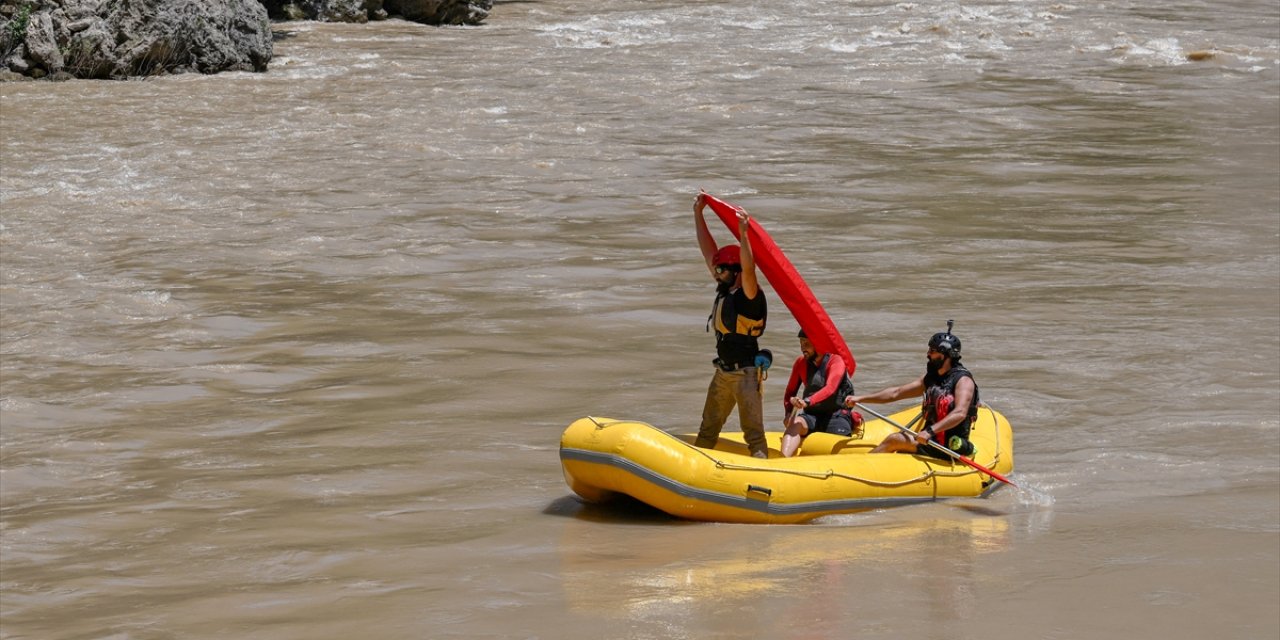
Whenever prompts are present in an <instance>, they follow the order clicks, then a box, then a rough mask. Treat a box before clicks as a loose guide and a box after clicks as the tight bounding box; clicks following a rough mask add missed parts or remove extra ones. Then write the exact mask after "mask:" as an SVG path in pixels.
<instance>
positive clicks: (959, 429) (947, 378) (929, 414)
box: [921, 363, 979, 446]
mask: <svg viewBox="0 0 1280 640" xmlns="http://www.w3.org/2000/svg"><path fill="white" fill-rule="evenodd" d="M961 378H968V379H970V380H973V374H972V373H969V370H968V369H966V368H964V367H963V366H961V365H959V364H955V363H952V365H951V368H950V369H948V370H947V373H946V375H938V374H936V373H926V374H925V376H924V402H923V404H922V406H921V409H923V410H924V423H925V424H934V423H935V422H937V421H939V420H941V419H943V418H945V417H947V414H949V413H951V407H952V406H954V405H955V401H956V384H958V383H959V382H960V379H961ZM978 402H979V398H978V382H977V381H976V380H974V383H973V398H972V399H971V400H970V401H969V415H967V416H965V419H964V420H962V421H961V422H960V424H957V425H956V426H954V427H951V428H950V429H947V430H946V431H944V432H942V433H939V434H937V436H936V437H935V439H936V440H937V441H938V443H939V444H941V445H943V446H946V445H947V440H948V439H949V438H950V437H951V436H960V437H961V438H964V439H965V440H968V439H969V431H970V430H971V429H973V423H974V421H975V420H977V419H978Z"/></svg>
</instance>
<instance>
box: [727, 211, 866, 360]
mask: <svg viewBox="0 0 1280 640" xmlns="http://www.w3.org/2000/svg"><path fill="white" fill-rule="evenodd" d="M706 201H707V204H708V205H711V210H712V211H715V212H716V215H717V216H719V217H720V221H721V222H723V223H724V224H725V226H726V227H728V228H729V231H730V232H731V233H732V234H733V236H734V238H737V237H738V214H737V207H735V206H733V205H731V204H729V203H727V202H725V201H724V200H720V199H719V198H716V197H715V196H712V195H709V194H708V195H706ZM747 238H749V239H750V240H751V255H752V256H754V257H755V259H756V266H758V267H760V272H761V273H763V274H764V277H765V278H766V279H768V281H769V284H770V285H771V286H772V287H773V290H774V291H776V292H777V293H778V297H780V298H782V303H783V304H785V305H787V309H788V310H790V311H791V315H792V316H794V317H795V319H796V322H798V323H800V328H801V329H804V333H805V335H806V336H808V338H809V341H810V342H812V343H813V346H814V348H815V349H817V350H818V352H819V353H834V354H836V355H838V356H840V357H841V358H842V359H843V360H844V367H845V372H846V373H847V374H848V375H849V376H853V370H854V369H855V368H856V367H857V363H856V362H854V360H853V353H851V352H850V351H849V345H848V344H846V343H845V341H844V338H843V337H842V336H841V335H840V330H839V329H836V325H835V323H834V322H832V321H831V316H828V315H827V311H826V310H825V309H823V308H822V303H820V302H818V298H817V297H815V296H814V295H813V291H810V290H809V285H807V284H805V281H804V278H801V277H800V272H798V271H796V268H795V266H794V265H792V264H791V261H790V260H788V259H787V255H786V254H784V253H783V252H782V249H779V248H778V245H777V244H776V243H775V242H774V241H773V238H770V237H769V234H768V233H765V230H764V228H763V227H761V226H760V224H759V223H757V222H756V220H755V218H752V219H751V223H750V225H749V226H748V227H747Z"/></svg>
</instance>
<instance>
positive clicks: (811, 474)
mask: <svg viewBox="0 0 1280 640" xmlns="http://www.w3.org/2000/svg"><path fill="white" fill-rule="evenodd" d="M979 406H982V407H986V408H987V409H988V412H989V413H990V415H991V420H992V422H995V419H996V414H995V409H993V408H992V407H991V405H990V404H987V403H986V402H982V403H981V404H980V405H979ZM587 419H588V420H590V421H591V423H592V424H594V425H596V429H597V430H600V429H606V428H608V427H610V426H613V425H615V424H621V423H624V422H627V423H634V424H643V425H645V426H647V427H652V428H654V429H657V430H658V431H662V432H663V433H666V434H667V435H669V436H671V437H672V438H675V439H676V440H679V441H680V443H681V444H683V445H685V446H686V447H688V448H690V449H692V450H693V451H695V452H697V453H698V455H701V456H703V457H705V458H707V459H708V460H710V461H712V462H714V463H715V465H716V468H717V469H726V470H730V471H767V472H769V473H780V474H784V475H792V476H800V477H804V478H813V479H815V480H826V479H828V478H843V479H845V480H853V481H854V482H861V483H863V484H869V485H875V486H880V487H901V486H905V485H909V484H915V483H917V482H925V481H927V480H930V479H932V478H960V477H963V476H967V475H972V474H975V473H980V472H979V471H978V470H976V469H971V468H969V467H963V468H962V469H961V470H960V471H940V470H937V469H929V470H928V471H926V472H925V473H922V474H920V475H919V476H916V477H915V478H910V479H907V480H899V481H897V482H886V481H884V480H874V479H871V478H864V477H862V476H855V475H851V474H847V473H838V472H836V471H833V470H831V469H827V470H826V471H800V470H798V469H774V468H772V467H761V466H757V465H752V464H738V463H734V462H725V461H723V460H721V459H720V458H717V457H715V456H712V455H711V454H710V453H707V451H708V450H707V449H702V448H700V447H695V446H693V445H691V444H689V443H687V442H685V441H684V440H681V439H680V438H676V436H674V435H672V434H670V433H667V432H666V431H663V430H662V429H658V427H656V426H654V425H651V424H649V423H648V422H643V421H640V420H610V421H606V422H602V421H600V420H598V419H596V418H595V417H594V416H587ZM999 447H1000V438H999V437H997V438H996V452H995V455H994V458H993V464H994V462H998V461H999V460H1000V449H999Z"/></svg>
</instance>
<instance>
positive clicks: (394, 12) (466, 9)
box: [262, 0, 493, 25]
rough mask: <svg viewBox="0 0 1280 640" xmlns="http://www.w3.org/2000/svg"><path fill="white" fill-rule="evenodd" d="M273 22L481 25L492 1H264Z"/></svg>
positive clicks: (491, 5)
mask: <svg viewBox="0 0 1280 640" xmlns="http://www.w3.org/2000/svg"><path fill="white" fill-rule="evenodd" d="M262 4H264V5H266V7H267V13H268V14H270V16H271V19H272V20H321V21H325V22H366V21H368V20H383V19H386V18H388V17H391V16H399V17H401V18H404V19H405V20H412V21H414V22H422V23H425V24H433V25H478V24H480V23H481V22H484V19H485V18H487V17H489V10H490V9H492V8H493V0H262Z"/></svg>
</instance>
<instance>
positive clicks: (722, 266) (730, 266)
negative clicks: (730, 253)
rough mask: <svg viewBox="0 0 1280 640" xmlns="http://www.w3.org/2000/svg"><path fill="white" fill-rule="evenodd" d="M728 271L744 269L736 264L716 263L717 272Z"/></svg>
mask: <svg viewBox="0 0 1280 640" xmlns="http://www.w3.org/2000/svg"><path fill="white" fill-rule="evenodd" d="M726 271H742V267H740V266H738V265H736V264H718V265H716V273H724V272H726Z"/></svg>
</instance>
